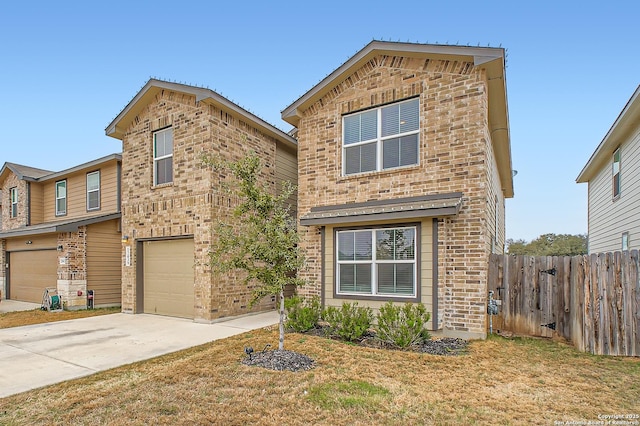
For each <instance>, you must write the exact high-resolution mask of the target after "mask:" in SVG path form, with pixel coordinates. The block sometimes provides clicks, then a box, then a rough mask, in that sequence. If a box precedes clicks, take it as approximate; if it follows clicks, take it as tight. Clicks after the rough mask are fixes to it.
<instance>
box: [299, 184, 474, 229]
mask: <svg viewBox="0 0 640 426" xmlns="http://www.w3.org/2000/svg"><path fill="white" fill-rule="evenodd" d="M438 201H442V202H445V203H444V204H442V205H439V206H433V207H429V208H424V207H423V208H407V209H404V208H402V209H391V211H386V212H385V211H374V210H371V211H369V212H367V211H366V209H375V208H376V207H377V208H384V207H385V206H389V207H391V206H396V207H397V206H398V205H399V204H409V205H410V204H413V203H424V202H434V203H437V202H438ZM461 204H462V193H460V192H455V193H450V194H436V195H426V196H419V197H407V198H398V199H395V200H375V201H370V202H366V203H348V204H341V205H335V206H319V207H315V208H312V209H311V212H310V213H312V214H311V217H306V218H305V217H302V218H300V225H302V226H312V225H331V224H333V225H335V224H349V223H357V222H370V221H383V220H395V219H418V218H425V217H444V216H454V215H457V214H458V212H459V211H460V208H461ZM407 207H409V206H407ZM353 209H362V212H359V213H357V214H347V215H344V214H340V212H341V211H343V212H344V211H349V210H353ZM322 212H326V213H330V212H333V213H335V215H329V216H317V215H313V213H322Z"/></svg>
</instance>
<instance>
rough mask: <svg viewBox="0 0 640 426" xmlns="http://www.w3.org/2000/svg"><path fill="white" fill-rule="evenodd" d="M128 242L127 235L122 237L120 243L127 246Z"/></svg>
mask: <svg viewBox="0 0 640 426" xmlns="http://www.w3.org/2000/svg"><path fill="white" fill-rule="evenodd" d="M128 242H129V236H128V235H123V236H122V243H123V244H127V243H128Z"/></svg>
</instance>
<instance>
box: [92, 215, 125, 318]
mask: <svg viewBox="0 0 640 426" xmlns="http://www.w3.org/2000/svg"><path fill="white" fill-rule="evenodd" d="M120 235H121V234H120V231H119V230H118V221H117V220H110V221H107V222H101V223H96V224H93V225H89V226H87V290H94V292H95V293H94V302H93V303H94V305H95V306H96V307H99V306H105V305H111V306H113V305H120V304H121V300H122V242H121V236H120Z"/></svg>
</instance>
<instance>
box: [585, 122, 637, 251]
mask: <svg viewBox="0 0 640 426" xmlns="http://www.w3.org/2000/svg"><path fill="white" fill-rule="evenodd" d="M620 153H621V161H620V185H621V187H620V197H619V198H618V199H616V200H615V201H614V200H613V186H612V168H611V165H612V161H613V156H611V158H610V159H609V161H607V163H605V164H604V165H603V166H602V167H601V169H600V172H599V173H598V174H597V175H596V176H595V177H594V178H593V179H592V180H590V181H589V189H588V192H589V253H601V252H609V251H617V250H621V249H622V233H623V232H629V249H630V250H631V249H638V248H640V129H636V130H635V132H634V133H633V135H632V137H631V138H630V139H629V140H628V142H626V143H624V144H623V145H622V146H621V147H620Z"/></svg>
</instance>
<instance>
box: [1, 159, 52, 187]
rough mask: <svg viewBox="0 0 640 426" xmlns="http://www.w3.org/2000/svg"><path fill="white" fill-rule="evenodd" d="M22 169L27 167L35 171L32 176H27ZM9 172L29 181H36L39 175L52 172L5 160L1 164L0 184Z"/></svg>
mask: <svg viewBox="0 0 640 426" xmlns="http://www.w3.org/2000/svg"><path fill="white" fill-rule="evenodd" d="M22 169H29V170H31V171H34V172H35V173H34V176H29V175H27V174H25V173H24V172H23V170H22ZM9 172H11V173H13V174H14V175H16V177H17V178H18V179H20V180H25V181H29V182H36V181H37V180H38V179H39V177H41V176H44V175H47V174H50V173H53V172H51V171H49V170H42V169H36V168H34V167H29V166H23V165H21V164H15V163H9V162H6V163H4V165H3V166H2V169H0V184H1V183H2V182H4V180H5V179H6V178H7V173H9Z"/></svg>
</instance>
